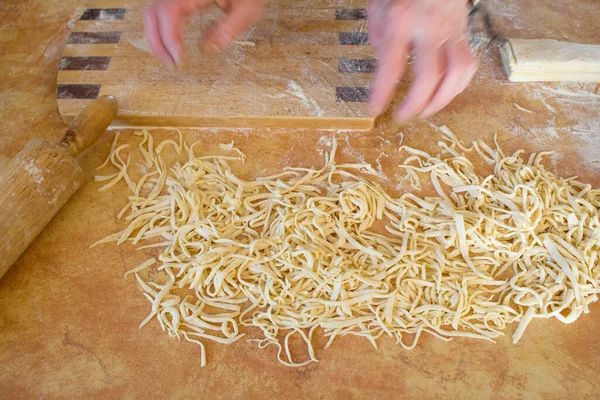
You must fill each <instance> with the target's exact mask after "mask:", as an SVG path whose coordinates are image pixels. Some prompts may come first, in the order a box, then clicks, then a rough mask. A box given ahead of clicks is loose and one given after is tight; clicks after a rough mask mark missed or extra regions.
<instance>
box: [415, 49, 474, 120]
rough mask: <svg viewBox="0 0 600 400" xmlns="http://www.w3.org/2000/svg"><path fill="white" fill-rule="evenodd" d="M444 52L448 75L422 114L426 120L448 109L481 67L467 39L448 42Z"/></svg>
mask: <svg viewBox="0 0 600 400" xmlns="http://www.w3.org/2000/svg"><path fill="white" fill-rule="evenodd" d="M443 50H444V53H445V57H446V75H445V77H444V79H443V81H442V83H441V84H440V86H439V88H438V89H437V91H436V93H435V95H434V96H433V98H432V99H431V101H430V102H429V104H428V105H427V107H425V109H424V110H423V112H422V113H421V117H424V118H426V117H428V116H431V115H433V114H435V113H437V112H438V111H440V110H441V109H442V108H444V107H446V106H447V105H448V104H450V102H451V101H452V100H453V99H454V98H455V97H456V96H457V95H458V94H459V93H461V92H462V91H463V90H465V89H466V88H467V86H468V85H469V82H470V81H471V79H472V78H473V75H474V74H475V72H476V71H477V67H478V65H479V62H478V60H477V58H475V57H474V56H473V55H472V54H471V51H470V49H469V45H468V44H467V41H466V39H465V38H460V39H459V40H458V41H454V42H451V41H449V42H447V43H446V45H445V46H444V49H443Z"/></svg>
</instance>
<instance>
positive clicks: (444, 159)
mask: <svg viewBox="0 0 600 400" xmlns="http://www.w3.org/2000/svg"><path fill="white" fill-rule="evenodd" d="M440 129H441V131H442V141H441V142H440V143H439V145H440V148H441V151H440V153H439V154H437V155H435V156H434V155H430V154H428V153H426V152H424V151H421V150H417V149H413V148H409V147H404V148H403V150H404V151H406V152H408V154H409V157H408V158H407V159H406V161H405V163H404V165H402V166H400V167H401V168H403V169H404V170H405V171H406V172H407V173H408V176H409V178H410V179H411V180H412V181H413V182H415V183H417V186H420V185H419V183H418V180H419V174H428V176H429V179H430V181H431V183H432V185H433V187H434V189H435V191H436V192H437V196H429V197H419V196H416V195H414V194H412V193H406V194H404V195H403V196H401V197H400V198H392V197H391V196H389V195H388V194H387V193H386V192H385V191H384V190H383V189H382V188H381V187H380V186H379V185H377V184H376V183H374V182H371V181H369V180H367V179H365V178H364V177H362V176H361V175H359V172H361V171H362V172H367V173H368V172H369V171H373V170H372V168H371V167H370V166H369V165H366V164H345V165H337V164H335V154H336V149H337V143H336V142H335V140H334V141H333V146H332V148H331V151H330V152H329V153H328V154H326V156H325V164H324V166H323V167H322V168H321V169H318V170H317V169H310V168H285V170H284V171H283V172H282V173H280V174H277V175H273V176H269V177H261V178H258V179H256V180H254V181H243V180H241V179H239V178H238V177H237V176H236V175H235V174H234V173H233V172H232V167H231V165H232V163H236V162H244V161H245V155H244V154H243V153H242V152H241V151H240V150H239V149H237V148H235V147H234V145H233V143H230V144H228V145H221V146H220V150H222V151H226V152H231V153H233V154H234V155H232V156H230V155H209V156H199V155H196V151H195V147H196V146H195V145H194V144H192V145H191V146H188V145H187V144H186V143H184V141H183V138H182V135H181V132H179V141H178V142H176V141H173V140H168V141H164V142H162V143H160V144H158V146H156V147H155V146H154V140H153V138H152V135H151V134H149V133H148V132H147V131H143V132H139V133H137V134H138V135H140V136H141V137H142V140H141V142H140V144H139V146H138V151H140V153H141V155H142V157H143V159H144V166H145V167H146V168H147V169H148V171H149V172H148V173H147V174H145V175H144V176H143V177H142V178H141V179H140V180H139V181H138V182H137V183H135V182H133V181H132V180H131V178H130V177H129V174H128V168H129V166H130V156H131V154H129V155H127V157H126V158H124V156H123V154H122V153H123V152H124V151H125V150H129V149H130V147H129V146H128V145H120V146H119V145H118V143H117V141H118V136H117V137H116V138H115V142H114V143H113V145H112V147H111V154H110V156H109V158H108V159H107V161H106V163H105V164H103V166H106V165H108V164H109V163H110V164H111V165H113V166H114V167H115V168H116V169H117V172H116V173H114V174H111V175H107V176H101V177H98V178H97V180H99V181H107V180H108V181H109V182H108V183H107V184H106V185H105V186H103V187H102V188H101V189H100V190H107V189H109V188H111V187H113V186H114V185H116V184H117V183H118V182H119V181H120V180H125V181H126V183H127V184H128V187H129V190H130V192H131V195H130V197H129V203H128V204H127V205H126V206H125V207H124V208H123V210H122V211H121V213H120V214H119V217H120V218H121V217H124V219H125V221H126V222H127V224H128V226H127V227H126V228H125V229H124V230H123V231H121V232H119V233H116V234H113V235H110V236H108V237H107V238H106V239H104V240H101V241H100V242H98V243H97V244H99V243H105V242H112V241H114V242H117V243H118V244H121V243H124V242H127V241H129V242H133V243H134V244H137V243H148V244H145V245H144V246H142V247H143V248H149V247H156V248H159V249H161V250H160V255H159V256H158V257H157V259H158V260H156V259H154V258H153V259H150V260H148V261H147V262H145V263H143V264H141V265H140V266H139V267H136V268H134V269H133V270H131V271H130V272H128V274H134V275H135V276H136V278H137V281H138V282H139V284H140V286H141V287H142V289H143V291H144V296H145V297H146V298H147V299H148V301H149V302H150V303H151V305H152V307H151V312H150V314H149V315H148V317H147V318H146V319H145V320H144V321H143V322H142V324H141V326H143V325H145V324H146V323H148V322H149V321H150V320H152V319H157V320H158V322H159V323H160V325H161V327H162V329H163V330H165V331H167V332H168V334H169V335H171V336H176V337H178V338H181V336H183V337H184V338H185V339H186V340H189V341H191V342H194V343H197V344H199V345H200V347H201V349H202V355H201V364H202V365H205V363H206V354H205V347H204V343H205V341H206V340H211V341H216V342H219V343H224V344H230V343H233V342H236V341H237V340H239V339H240V338H242V337H243V336H244V333H242V332H240V328H241V327H257V328H259V329H260V330H261V331H262V334H263V338H262V339H251V341H255V342H257V343H258V344H259V346H260V347H261V348H263V347H266V346H269V345H275V346H276V347H277V348H278V359H279V361H280V362H282V363H283V364H285V365H290V366H300V365H306V364H307V363H310V362H313V361H317V358H316V356H315V350H314V346H313V333H314V331H315V330H316V329H317V328H321V329H323V331H324V334H325V335H326V336H327V337H328V338H329V341H328V343H327V345H326V346H325V347H328V346H329V345H330V344H331V343H332V342H333V340H334V339H335V338H336V337H338V336H345V335H356V336H362V337H365V338H367V339H368V340H370V341H371V343H372V344H373V346H375V347H376V346H377V344H376V341H377V339H378V338H380V337H381V336H382V335H387V336H391V337H393V338H395V339H396V341H397V343H399V344H400V345H401V346H403V347H405V348H407V349H411V348H414V346H416V345H417V342H418V340H419V337H420V336H421V334H422V333H428V334H431V335H433V336H436V337H438V338H441V339H444V340H449V339H451V338H453V337H468V338H476V339H485V340H493V339H494V338H497V337H498V336H500V335H503V332H504V330H505V329H506V327H507V325H509V324H511V323H513V322H517V323H518V325H517V328H516V330H515V332H514V334H513V341H514V342H516V341H518V340H519V339H520V338H521V336H522V335H523V333H524V332H525V329H526V328H527V326H528V324H529V323H530V322H531V321H532V320H533V319H534V318H557V319H559V320H560V321H562V322H564V323H571V322H573V321H575V320H576V319H577V318H578V317H579V316H580V315H581V314H582V313H587V312H588V306H589V304H590V303H592V302H594V301H596V300H597V299H598V297H597V295H598V293H600V286H599V283H600V267H599V266H598V264H599V261H598V250H600V221H599V206H600V192H599V191H598V190H595V189H592V188H591V186H590V185H585V184H583V183H580V182H577V181H576V180H574V179H562V178H558V177H556V176H554V175H553V174H551V173H550V172H548V171H546V170H545V169H544V167H543V166H542V164H541V161H542V159H543V156H544V155H545V154H543V153H542V154H537V155H532V156H531V157H530V158H529V159H528V161H526V162H525V161H524V159H523V158H522V156H521V154H522V152H520V151H519V152H517V153H515V154H513V155H505V154H504V153H503V152H502V150H501V149H500V148H499V146H498V145H497V144H496V148H494V149H492V148H491V147H489V146H488V145H486V144H485V143H484V142H483V141H478V142H476V143H474V144H473V146H472V147H470V148H468V147H466V146H464V145H463V144H462V143H460V141H459V140H458V139H457V138H456V137H455V136H454V134H453V133H452V132H451V131H450V130H448V129H447V128H446V127H442V128H440ZM167 145H171V146H173V147H174V149H175V150H176V151H177V152H178V153H179V154H182V153H184V154H185V156H186V157H187V161H186V162H185V163H183V164H181V163H175V164H174V165H172V166H171V167H168V166H167V163H166V161H165V160H164V159H163V157H162V155H161V153H162V150H163V149H164V148H165V146H167ZM468 153H475V154H477V155H478V156H480V157H482V158H483V159H484V160H485V161H486V162H488V163H489V164H490V165H491V166H492V167H493V168H494V171H493V174H490V175H486V176H482V175H479V174H478V173H477V172H476V171H475V168H474V166H473V164H472V162H471V161H470V160H469V159H468V158H467V157H466V154H468ZM375 223H383V224H384V226H385V232H383V233H382V232H376V231H375V230H374V229H373V226H374V224H375ZM156 264H158V267H157V268H156V269H157V270H158V271H162V273H163V274H164V275H162V276H161V275H160V274H159V275H156V276H157V277H156V278H154V279H152V280H145V279H142V277H141V275H140V273H141V272H142V271H143V270H146V269H148V268H150V267H153V266H154V265H156ZM182 293H187V294H185V295H183V294H182ZM294 335H297V336H298V337H299V338H300V339H301V340H302V341H303V342H304V343H305V344H306V348H307V355H308V357H307V358H306V357H305V358H304V360H303V361H302V360H301V359H299V358H298V356H297V355H292V353H291V350H290V339H291V338H292V337H293V336H294Z"/></svg>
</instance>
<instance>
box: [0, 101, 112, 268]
mask: <svg viewBox="0 0 600 400" xmlns="http://www.w3.org/2000/svg"><path fill="white" fill-rule="evenodd" d="M118 108H119V105H118V103H117V100H116V99H115V98H114V97H112V96H103V97H99V98H97V99H96V100H94V101H93V102H92V103H91V104H90V105H89V106H88V107H87V108H86V109H85V110H84V111H83V112H82V113H81V114H79V116H78V117H76V118H75V119H74V120H73V122H72V123H71V126H70V127H69V129H68V130H67V132H66V133H65V136H64V137H63V138H62V140H61V141H60V143H58V144H56V143H53V142H51V141H49V140H46V139H33V140H31V141H30V142H29V143H27V145H26V146H25V148H24V149H23V150H22V151H21V152H20V153H19V154H17V156H16V157H15V158H14V159H13V160H11V161H10V162H9V163H8V165H7V166H6V167H5V168H4V169H3V170H1V171H0V227H2V236H3V238H2V240H0V278H2V276H4V274H5V273H6V271H8V269H9V268H10V267H11V265H13V264H14V262H15V261H16V260H17V258H19V256H20V255H21V253H23V252H24V251H25V249H26V248H27V247H28V246H29V245H30V244H31V242H33V240H34V239H35V238H36V236H37V235H38V234H39V233H40V232H41V231H42V229H44V227H45V226H46V224H48V222H50V220H51V219H52V217H54V215H55V214H56V213H57V212H58V210H60V209H61V207H62V206H63V205H64V204H65V203H66V202H67V200H69V198H70V197H71V196H72V195H73V193H75V191H77V189H79V186H81V183H82V182H83V169H81V166H80V165H79V163H78V162H77V160H76V159H75V157H77V156H78V155H79V154H80V153H82V152H83V151H84V150H85V149H87V148H88V147H90V146H91V145H92V144H94V142H96V139H98V138H99V137H100V135H102V134H103V133H104V132H105V131H106V128H108V127H109V125H110V124H111V122H112V120H113V118H114V117H115V116H116V115H117V111H118Z"/></svg>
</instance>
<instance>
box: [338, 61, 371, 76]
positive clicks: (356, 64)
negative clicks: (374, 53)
mask: <svg viewBox="0 0 600 400" xmlns="http://www.w3.org/2000/svg"><path fill="white" fill-rule="evenodd" d="M375 65H376V61H375V59H374V58H340V59H339V60H338V70H339V71H340V72H342V73H349V74H352V73H372V72H375Z"/></svg>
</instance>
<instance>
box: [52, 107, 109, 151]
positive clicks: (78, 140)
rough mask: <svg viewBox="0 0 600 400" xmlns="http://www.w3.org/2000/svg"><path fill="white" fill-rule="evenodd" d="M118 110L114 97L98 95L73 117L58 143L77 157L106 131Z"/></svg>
mask: <svg viewBox="0 0 600 400" xmlns="http://www.w3.org/2000/svg"><path fill="white" fill-rule="evenodd" d="M118 111H119V103H118V102H117V99H116V98H114V97H113V96H101V97H98V98H97V99H95V100H94V101H92V103H91V104H90V105H89V106H87V107H86V109H85V110H83V111H82V112H81V113H80V114H79V115H78V116H77V117H75V119H74V120H73V122H71V125H70V126H69V129H68V130H67V132H66V133H65V136H64V137H63V138H62V140H61V141H60V142H59V145H60V146H61V147H63V148H64V149H65V150H66V151H67V152H69V154H70V155H71V156H73V157H77V156H78V155H79V154H81V153H82V152H83V151H85V150H86V149H87V148H88V147H90V146H91V145H93V144H94V143H95V142H96V140H97V139H98V138H99V137H100V136H101V135H102V134H103V133H104V132H105V131H106V129H107V128H108V127H109V126H110V124H111V123H112V121H113V119H114V118H115V117H116V116H117V112H118Z"/></svg>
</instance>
